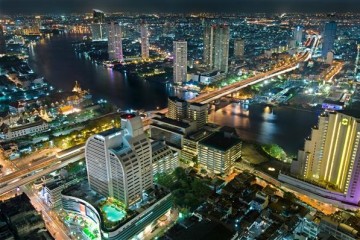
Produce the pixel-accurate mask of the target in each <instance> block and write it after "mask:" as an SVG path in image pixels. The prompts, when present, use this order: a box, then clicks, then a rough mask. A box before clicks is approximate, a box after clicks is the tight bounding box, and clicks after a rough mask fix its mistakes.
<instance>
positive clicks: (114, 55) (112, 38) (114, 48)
mask: <svg viewBox="0 0 360 240" xmlns="http://www.w3.org/2000/svg"><path fill="white" fill-rule="evenodd" d="M108 30H109V33H108V54H109V59H110V60H117V61H120V62H122V61H124V55H123V49H122V39H121V26H120V24H119V23H115V22H111V23H110V24H109V26H108Z"/></svg>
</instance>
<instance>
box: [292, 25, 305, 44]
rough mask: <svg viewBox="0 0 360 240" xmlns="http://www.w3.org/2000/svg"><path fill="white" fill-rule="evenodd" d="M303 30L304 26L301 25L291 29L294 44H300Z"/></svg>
mask: <svg viewBox="0 0 360 240" xmlns="http://www.w3.org/2000/svg"><path fill="white" fill-rule="evenodd" d="M303 31H304V28H303V27H302V26H297V27H296V28H294V30H293V39H294V40H295V44H296V46H300V45H301V44H302V39H303Z"/></svg>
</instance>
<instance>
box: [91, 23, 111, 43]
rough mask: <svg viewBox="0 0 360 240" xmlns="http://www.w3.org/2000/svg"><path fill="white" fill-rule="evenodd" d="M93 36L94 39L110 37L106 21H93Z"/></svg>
mask: <svg viewBox="0 0 360 240" xmlns="http://www.w3.org/2000/svg"><path fill="white" fill-rule="evenodd" d="M90 28H91V38H92V41H106V40H107V39H108V29H107V28H108V26H107V24H105V23H92V24H91V25H90Z"/></svg>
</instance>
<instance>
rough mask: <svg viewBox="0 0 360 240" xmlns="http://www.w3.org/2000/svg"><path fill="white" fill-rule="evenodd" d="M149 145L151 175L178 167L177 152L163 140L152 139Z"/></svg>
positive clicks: (169, 171)
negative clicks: (150, 151) (150, 150)
mask: <svg viewBox="0 0 360 240" xmlns="http://www.w3.org/2000/svg"><path fill="white" fill-rule="evenodd" d="M151 147H152V161H153V162H152V168H153V175H156V174H157V173H171V172H173V171H174V170H175V168H177V167H179V153H178V152H177V151H173V150H171V149H170V148H169V147H168V146H167V145H166V143H165V141H154V142H152V143H151Z"/></svg>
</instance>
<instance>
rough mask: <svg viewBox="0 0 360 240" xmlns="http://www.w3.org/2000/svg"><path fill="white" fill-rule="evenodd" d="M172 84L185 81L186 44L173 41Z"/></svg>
mask: <svg viewBox="0 0 360 240" xmlns="http://www.w3.org/2000/svg"><path fill="white" fill-rule="evenodd" d="M173 47H174V70H173V81H174V83H180V84H181V83H183V82H186V80H187V42H186V41H174V42H173Z"/></svg>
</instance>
